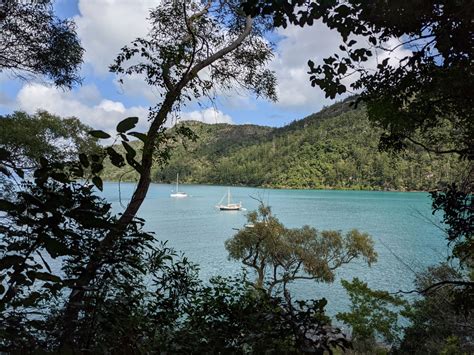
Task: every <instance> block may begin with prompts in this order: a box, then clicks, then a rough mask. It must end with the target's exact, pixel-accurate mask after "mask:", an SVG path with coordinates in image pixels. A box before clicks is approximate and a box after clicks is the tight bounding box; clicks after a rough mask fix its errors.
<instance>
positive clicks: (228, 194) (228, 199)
mask: <svg viewBox="0 0 474 355" xmlns="http://www.w3.org/2000/svg"><path fill="white" fill-rule="evenodd" d="M228 205H230V187H229V188H228V190H227V206H228Z"/></svg>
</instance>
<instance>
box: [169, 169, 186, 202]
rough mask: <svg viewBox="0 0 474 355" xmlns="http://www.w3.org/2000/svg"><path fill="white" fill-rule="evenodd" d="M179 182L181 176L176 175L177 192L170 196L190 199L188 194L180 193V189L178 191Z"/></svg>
mask: <svg viewBox="0 0 474 355" xmlns="http://www.w3.org/2000/svg"><path fill="white" fill-rule="evenodd" d="M178 180H179V174H176V190H175V191H173V192H171V194H170V196H171V197H188V194H187V193H186V192H183V191H179V189H178V187H179V183H178Z"/></svg>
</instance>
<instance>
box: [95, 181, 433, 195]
mask: <svg viewBox="0 0 474 355" xmlns="http://www.w3.org/2000/svg"><path fill="white" fill-rule="evenodd" d="M103 181H104V183H109V182H111V183H118V182H119V181H118V180H103ZM120 183H137V181H134V180H122V181H120ZM152 184H162V185H173V184H174V183H173V182H156V181H152ZM179 184H180V185H184V186H186V185H203V186H230V187H247V188H257V189H270V190H308V191H323V190H329V191H364V192H426V193H430V192H431V191H433V190H434V189H433V190H396V189H377V188H373V189H354V188H344V187H328V186H324V187H320V188H305V187H291V186H275V185H259V186H257V185H232V184H209V183H208V184H206V183H198V182H195V183H185V182H183V183H181V182H180V183H179Z"/></svg>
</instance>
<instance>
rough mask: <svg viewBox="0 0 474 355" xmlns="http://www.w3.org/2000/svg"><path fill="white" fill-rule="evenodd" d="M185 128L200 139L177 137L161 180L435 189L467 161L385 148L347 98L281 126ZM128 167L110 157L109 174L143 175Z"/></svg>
mask: <svg viewBox="0 0 474 355" xmlns="http://www.w3.org/2000/svg"><path fill="white" fill-rule="evenodd" d="M178 127H189V128H190V129H192V130H193V131H194V132H195V134H196V135H197V136H198V137H199V139H198V140H196V141H195V142H193V141H191V140H189V139H178V140H177V141H176V142H174V143H173V150H172V151H171V152H170V160H169V162H168V164H166V165H162V166H160V167H157V168H155V169H153V171H152V177H153V180H154V181H155V182H166V183H170V182H172V181H174V179H175V178H176V173H177V172H178V173H179V176H180V181H181V182H183V183H197V184H228V185H246V186H266V187H279V188H310V189H315V188H316V189H320V188H338V189H356V190H358V189H367V190H402V191H403V190H430V189H434V188H437V187H438V185H439V184H441V182H443V181H444V182H448V181H451V180H456V179H458V175H459V174H460V173H461V172H462V171H463V170H464V169H465V168H464V166H465V165H466V163H465V162H460V161H459V160H458V159H456V158H455V157H450V156H434V155H430V154H429V153H427V152H426V151H424V150H423V149H420V148H419V147H415V146H412V147H410V149H407V150H406V151H405V152H404V153H403V154H400V155H398V156H395V155H393V154H388V153H386V152H379V151H378V150H377V144H378V136H379V133H380V131H379V130H377V129H374V128H372V127H371V125H370V123H369V121H368V119H367V117H366V114H365V111H364V109H363V108H360V109H358V110H351V109H350V108H349V103H348V102H344V103H338V104H334V105H332V106H330V107H328V108H325V109H323V110H322V111H321V112H319V113H317V114H314V115H311V116H308V117H306V118H304V119H302V120H298V121H294V122H293V123H291V124H290V125H287V126H284V127H281V128H271V127H263V126H255V125H227V124H213V125H206V124H203V123H198V122H192V121H190V122H183V123H182V124H180V125H179V126H178ZM168 134H169V135H172V134H173V129H172V130H170V131H169V133H168ZM131 144H132V145H133V146H134V147H137V148H138V147H139V146H140V145H139V144H137V142H131ZM135 144H136V145H135ZM117 149H120V147H117ZM123 173H124V172H123V171H122V170H119V169H115V168H114V167H113V166H111V164H107V163H106V164H105V170H104V173H103V175H102V177H103V178H104V179H105V180H119V179H120V178H122V179H123V180H129V181H130V180H132V181H133V180H136V179H137V178H138V174H133V172H131V173H128V174H126V175H123ZM122 175H123V176H122Z"/></svg>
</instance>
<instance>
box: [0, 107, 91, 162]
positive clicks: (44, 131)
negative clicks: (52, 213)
mask: <svg viewBox="0 0 474 355" xmlns="http://www.w3.org/2000/svg"><path fill="white" fill-rule="evenodd" d="M90 130H91V128H90V127H88V126H86V125H84V124H83V123H81V122H80V121H79V120H78V119H77V118H75V117H70V118H60V117H58V116H55V115H52V114H50V113H48V112H46V111H38V112H37V113H36V114H34V115H29V114H27V113H25V112H15V113H13V114H11V115H5V116H0V147H1V148H3V149H6V150H7V151H9V152H10V154H11V159H13V160H15V162H16V166H17V167H18V166H22V167H35V166H38V165H39V160H40V158H44V159H47V160H52V161H71V160H75V159H77V156H78V155H79V153H85V154H92V153H97V152H98V151H99V147H98V145H97V140H96V139H95V138H93V137H91V136H90V135H89V134H87V132H88V131H90ZM26 137H27V138H26Z"/></svg>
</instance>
